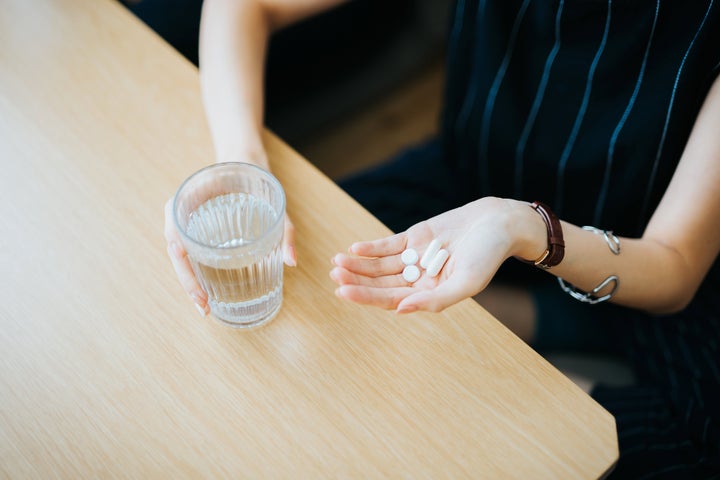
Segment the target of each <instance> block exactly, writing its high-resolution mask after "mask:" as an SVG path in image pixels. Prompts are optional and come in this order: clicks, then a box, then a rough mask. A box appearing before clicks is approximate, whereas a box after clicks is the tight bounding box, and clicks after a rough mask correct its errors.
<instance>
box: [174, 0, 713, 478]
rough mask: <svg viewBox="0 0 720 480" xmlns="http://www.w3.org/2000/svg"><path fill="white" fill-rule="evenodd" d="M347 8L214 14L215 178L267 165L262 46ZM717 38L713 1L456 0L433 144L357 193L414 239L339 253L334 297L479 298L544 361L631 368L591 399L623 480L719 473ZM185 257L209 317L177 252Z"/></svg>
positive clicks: (416, 305)
mask: <svg viewBox="0 0 720 480" xmlns="http://www.w3.org/2000/svg"><path fill="white" fill-rule="evenodd" d="M334 3H335V2H332V1H321V0H315V1H310V0H307V1H304V2H298V1H281V0H276V1H271V0H266V1H262V0H255V1H247V2H233V1H223V0H214V1H213V0H208V1H206V4H205V7H204V15H203V27H202V36H201V72H202V79H203V92H204V94H205V103H206V107H207V112H208V118H209V120H210V125H211V129H212V131H213V137H214V140H215V144H216V147H217V150H218V158H219V160H220V161H227V160H234V159H240V158H248V154H249V155H250V158H253V159H254V161H256V162H257V163H258V164H260V165H262V166H267V164H266V162H265V160H264V154H263V152H262V145H261V142H260V140H259V130H260V127H261V125H262V88H261V86H262V76H261V73H260V72H261V65H262V59H263V56H264V46H265V43H266V41H267V35H268V32H269V31H270V30H271V29H272V28H274V27H278V26H282V25H284V24H287V23H288V22H291V21H294V20H296V19H298V18H301V17H302V16H304V15H308V14H311V13H313V12H315V11H319V10H321V9H322V8H325V7H329V6H331V5H332V4H334ZM719 36H720V5H719V4H717V2H715V1H713V0H709V1H707V2H705V1H703V2H693V3H692V5H688V3H687V2H679V1H676V2H661V1H660V0H652V1H651V0H644V1H641V2H624V1H618V0H616V2H615V3H613V2H612V0H593V1H586V2H565V1H564V0H554V1H550V0H544V1H531V0H516V1H512V2H508V1H500V0H497V1H482V0H474V1H473V0H458V1H457V4H456V6H455V10H454V17H453V20H452V29H451V33H450V39H449V40H450V42H449V50H448V58H447V60H448V62H447V65H448V77H447V85H446V93H445V110H444V112H443V119H442V133H441V137H440V139H439V140H438V141H433V142H430V143H429V144H427V145H424V146H422V147H420V148H418V149H415V150H411V151H408V152H406V153H404V154H403V155H401V156H400V157H399V158H398V159H396V160H394V161H393V162H391V163H390V164H388V165H385V166H383V167H380V168H379V169H377V170H374V171H371V172H367V173H364V174H361V175H359V176H357V177H355V178H353V179H350V180H348V181H347V182H345V183H344V184H343V186H344V187H345V188H346V189H347V190H348V192H349V193H351V194H352V195H353V196H355V197H356V198H357V199H358V200H359V201H360V202H361V203H363V204H364V205H365V206H366V207H367V208H368V209H369V210H370V211H371V212H373V213H374V214H375V215H376V216H378V217H379V218H380V219H381V220H383V221H384V222H385V223H386V224H387V225H388V226H390V228H392V229H393V230H395V231H401V232H402V233H399V234H397V235H394V236H391V237H388V238H384V239H378V240H373V241H365V242H358V243H355V244H353V245H352V246H351V249H350V252H351V253H350V254H338V255H337V256H336V257H335V259H334V263H335V267H334V268H333V270H332V271H331V276H332V278H333V279H334V280H335V281H336V282H337V283H338V284H339V287H338V289H337V291H336V294H337V295H338V296H340V297H341V298H345V299H347V300H350V301H354V302H358V303H363V304H368V305H374V306H379V307H382V308H390V309H395V310H396V311H397V312H398V313H410V312H414V311H418V310H429V311H440V310H442V309H444V308H446V307H448V306H450V305H452V304H454V303H456V302H458V301H460V300H462V299H464V298H467V297H469V296H473V295H476V294H480V296H479V297H478V298H479V299H480V301H481V302H482V303H483V305H485V306H486V307H488V308H489V309H490V310H491V312H492V313H494V314H495V315H496V316H497V317H498V318H499V319H500V320H501V321H503V322H505V323H506V324H507V325H508V326H509V327H510V328H511V329H513V330H514V331H515V332H516V333H517V334H518V335H520V336H521V337H522V338H523V339H525V340H526V341H528V342H529V343H531V344H532V345H533V346H534V347H536V348H539V349H543V348H557V347H571V348H582V349H586V348H594V349H599V350H609V351H614V352H618V353H621V354H623V355H625V356H626V358H627V359H628V360H629V361H630V362H631V364H632V366H633V367H634V370H635V374H636V378H637V382H636V384H635V385H632V386H630V387H623V388H609V387H605V386H602V385H598V386H594V387H593V388H592V390H591V394H592V395H593V396H594V397H595V398H596V399H597V400H598V401H599V402H600V403H601V404H603V405H604V406H605V408H607V409H608V410H609V411H610V412H611V413H613V414H614V415H615V417H616V422H617V426H618V437H619V444H620V460H619V462H618V465H617V468H616V469H615V471H614V473H613V476H615V477H618V478H623V477H624V478H641V477H643V476H644V477H653V476H654V477H663V476H665V477H676V476H677V477H680V478H695V477H699V478H711V477H713V476H717V475H719V474H720V452H719V448H720V447H719V445H720V365H719V361H718V358H720V295H719V294H718V292H719V291H720V266H718V263H717V256H718V251H720V228H719V227H718V226H717V224H716V219H717V218H718V216H717V213H716V212H718V211H720V136H719V135H718V134H717V133H718V131H719V130H718V127H719V126H720V81H719V80H717V78H718V69H719V66H720V49H718V48H717V45H720V38H718V37H719ZM533 200H539V201H540V202H541V203H540V204H537V203H534V204H530V203H529V202H531V201H533ZM425 219H427V220H425ZM559 219H562V221H560V220H559ZM580 225H589V226H592V227H593V228H592V229H583V228H581V227H580ZM287 232H288V235H287V237H286V250H285V252H286V260H287V262H288V263H289V264H293V263H294V262H295V256H294V253H293V252H294V250H293V248H292V242H293V232H292V227H291V225H290V224H289V223H288V230H287ZM433 239H438V240H439V242H440V244H441V246H442V247H443V248H444V249H445V250H447V252H448V253H449V258H448V259H447V261H446V263H445V264H444V266H443V267H442V269H441V271H440V272H439V274H438V275H437V276H430V275H428V272H427V271H422V276H421V277H420V278H419V279H418V280H417V281H408V280H407V279H406V278H404V277H403V275H402V272H403V269H404V267H405V265H404V263H403V262H402V260H401V254H402V253H403V252H404V251H405V250H406V249H414V250H416V251H417V252H418V253H419V254H420V255H422V253H424V250H425V249H426V248H427V246H428V245H429V243H430V242H431V241H432V240H433ZM169 240H170V241H171V243H172V242H173V241H174V240H173V237H172V232H171V233H170V235H169ZM170 251H171V252H172V251H174V250H173V249H172V248H171V249H170ZM171 257H173V255H172V254H171ZM511 257H515V258H517V259H520V260H524V261H525V262H530V263H534V264H536V265H537V266H539V267H543V268H541V269H538V268H534V267H533V266H532V265H529V266H528V265H523V264H522V263H520V262H516V261H515V260H512V259H511ZM506 260H507V261H506ZM173 262H174V264H175V265H176V270H177V271H178V274H179V275H180V278H181V281H182V282H183V284H184V286H185V287H186V290H188V292H189V293H191V295H194V298H195V299H196V301H197V303H198V304H199V305H200V306H201V307H202V308H204V309H205V310H206V309H207V306H206V304H205V303H204V298H206V297H204V294H203V293H202V292H201V291H200V289H199V287H198V286H197V284H196V282H195V281H194V278H193V277H192V274H191V272H190V271H189V269H188V268H187V265H186V264H184V263H183V257H182V254H180V255H179V256H178V255H176V256H174V257H173ZM501 266H502V267H501ZM540 270H545V271H543V272H541V273H542V275H541V276H540V277H539V278H538V275H537V273H538V272H539V271H540ZM548 274H549V275H548ZM553 276H555V277H557V278H559V279H561V280H562V281H561V282H560V284H558V282H557V281H556V280H555V279H554V278H553ZM498 280H505V282H506V286H501V285H500V284H499V282H498ZM496 284H497V285H496ZM508 285H509V286H508Z"/></svg>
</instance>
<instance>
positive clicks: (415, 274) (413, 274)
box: [402, 265, 420, 283]
mask: <svg viewBox="0 0 720 480" xmlns="http://www.w3.org/2000/svg"><path fill="white" fill-rule="evenodd" d="M402 276H403V278H404V279H405V281H406V282H410V283H413V282H414V281H415V280H417V279H418V278H420V269H419V268H418V267H416V266H415V265H408V266H407V267H405V269H404V270H403V273H402Z"/></svg>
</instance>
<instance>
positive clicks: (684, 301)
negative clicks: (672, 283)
mask: <svg viewBox="0 0 720 480" xmlns="http://www.w3.org/2000/svg"><path fill="white" fill-rule="evenodd" d="M694 297H695V290H690V289H684V290H683V291H681V292H678V293H677V294H676V295H671V296H669V297H666V298H665V299H664V301H663V302H662V303H660V304H657V305H653V306H652V307H650V308H646V309H645V311H646V312H647V313H649V314H651V315H656V316H665V315H673V314H675V313H680V312H682V311H683V310H685V309H686V308H687V307H688V305H690V302H692V299H693V298H694Z"/></svg>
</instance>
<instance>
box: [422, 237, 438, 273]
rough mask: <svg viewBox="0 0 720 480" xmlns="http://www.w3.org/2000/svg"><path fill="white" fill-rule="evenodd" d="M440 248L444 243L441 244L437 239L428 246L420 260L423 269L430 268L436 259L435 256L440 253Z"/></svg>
mask: <svg viewBox="0 0 720 480" xmlns="http://www.w3.org/2000/svg"><path fill="white" fill-rule="evenodd" d="M440 247H442V243H440V240H438V239H437V238H436V239H434V240H433V241H432V242H430V245H428V247H427V249H426V250H425V253H424V254H423V256H422V258H421V259H420V266H421V267H422V268H428V265H430V262H431V261H432V259H433V258H434V257H435V255H437V252H439V251H440Z"/></svg>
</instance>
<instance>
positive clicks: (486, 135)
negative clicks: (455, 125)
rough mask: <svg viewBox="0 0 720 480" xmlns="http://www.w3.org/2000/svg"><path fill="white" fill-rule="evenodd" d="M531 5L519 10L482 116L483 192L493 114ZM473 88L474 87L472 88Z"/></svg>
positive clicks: (487, 177) (487, 180) (527, 1)
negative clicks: (521, 25) (524, 19)
mask: <svg viewBox="0 0 720 480" xmlns="http://www.w3.org/2000/svg"><path fill="white" fill-rule="evenodd" d="M529 4H530V0H524V1H523V4H522V5H521V6H520V9H519V10H518V13H517V16H516V17H515V22H514V23H513V27H512V32H511V33H510V40H509V41H508V44H507V50H506V51H505V56H504V57H503V61H502V63H501V64H500V68H498V71H497V73H496V74H495V78H494V80H493V82H492V86H491V87H490V91H489V92H488V95H487V99H486V100H485V108H484V109H483V115H482V121H481V122H480V146H479V148H480V162H481V165H482V166H484V167H485V168H482V169H481V171H482V172H483V175H482V179H481V180H482V182H483V185H484V186H483V190H484V191H487V190H489V189H490V186H489V184H490V172H489V170H488V168H487V165H488V142H489V141H490V126H491V121H492V114H493V110H494V108H495V101H496V99H497V94H498V91H499V90H500V86H501V85H502V82H503V79H504V78H505V73H506V72H507V68H508V65H509V64H510V60H511V59H512V54H513V51H514V50H515V42H516V40H517V36H518V33H519V31H520V24H521V22H522V20H523V17H524V15H525V11H526V10H527V7H528V5H529ZM471 88H472V87H471Z"/></svg>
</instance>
